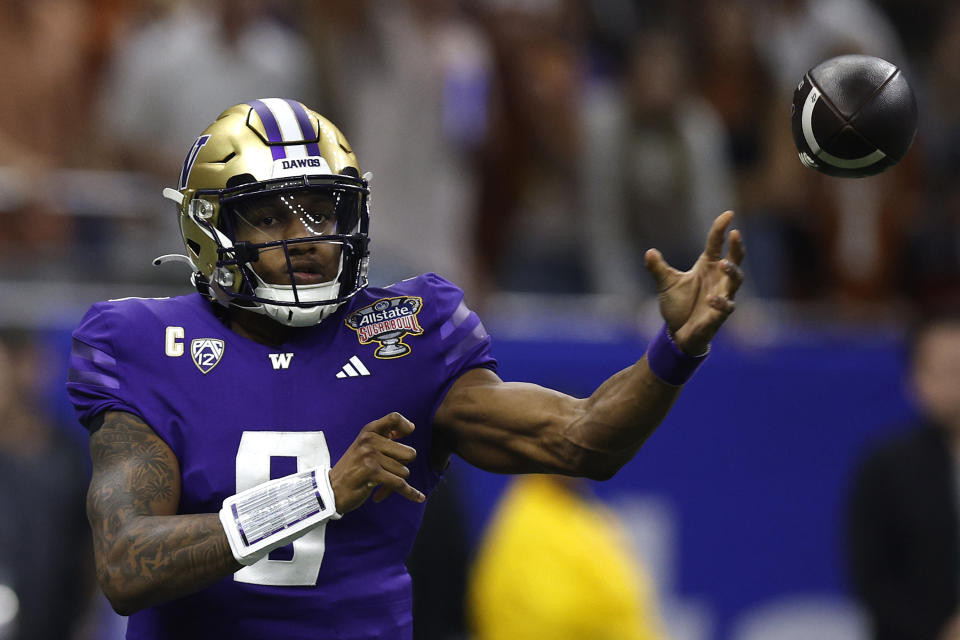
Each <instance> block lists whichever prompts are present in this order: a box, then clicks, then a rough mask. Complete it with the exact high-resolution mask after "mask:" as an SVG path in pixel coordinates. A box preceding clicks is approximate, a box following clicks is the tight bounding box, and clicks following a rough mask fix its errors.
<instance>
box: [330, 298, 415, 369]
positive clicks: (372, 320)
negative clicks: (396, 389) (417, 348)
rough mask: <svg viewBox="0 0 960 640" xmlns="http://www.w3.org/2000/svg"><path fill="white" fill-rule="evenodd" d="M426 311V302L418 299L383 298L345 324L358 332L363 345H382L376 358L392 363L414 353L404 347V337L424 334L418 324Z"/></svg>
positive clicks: (348, 319)
mask: <svg viewBox="0 0 960 640" xmlns="http://www.w3.org/2000/svg"><path fill="white" fill-rule="evenodd" d="M422 308H423V298H419V297H416V296H399V297H397V298H382V299H380V300H377V301H376V302H374V303H373V304H368V305H367V306H365V307H361V308H360V309H357V310H356V311H354V312H353V313H351V314H350V315H348V316H347V317H346V319H345V320H344V322H345V323H346V325H347V326H348V327H350V328H351V329H353V330H354V331H356V332H357V338H358V339H359V340H360V344H369V343H371V342H378V343H380V346H379V347H377V350H376V351H374V352H373V355H374V357H377V358H380V359H381V360H390V359H392V358H400V357H402V356H405V355H407V354H408V353H410V347H409V346H407V345H405V344H404V343H403V338H404V336H407V335H414V336H418V335H420V334H421V333H423V328H422V327H421V326H420V321H419V320H417V314H418V313H420V309H422Z"/></svg>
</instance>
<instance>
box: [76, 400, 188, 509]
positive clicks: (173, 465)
mask: <svg viewBox="0 0 960 640" xmlns="http://www.w3.org/2000/svg"><path fill="white" fill-rule="evenodd" d="M90 456H91V458H92V460H93V478H92V479H91V483H90V493H89V494H88V500H87V501H88V506H89V507H95V511H94V512H95V513H99V514H100V515H101V516H106V517H110V516H112V515H120V514H121V513H127V514H129V515H171V514H174V513H176V511H177V505H178V503H179V500H180V465H179V463H178V462H177V458H176V456H175V455H174V454H173V451H171V450H170V447H169V446H168V445H167V443H165V442H164V441H163V440H162V439H160V436H158V435H157V434H156V432H154V430H153V429H151V428H150V427H149V426H148V425H147V424H146V423H145V422H143V420H141V419H140V418H138V417H137V416H134V415H132V414H129V413H123V412H120V411H108V412H107V413H106V414H105V415H104V419H103V424H102V426H101V427H100V428H99V429H97V430H96V431H95V432H94V433H92V434H91V435H90ZM92 501H94V502H92ZM92 515H93V513H91V516H92Z"/></svg>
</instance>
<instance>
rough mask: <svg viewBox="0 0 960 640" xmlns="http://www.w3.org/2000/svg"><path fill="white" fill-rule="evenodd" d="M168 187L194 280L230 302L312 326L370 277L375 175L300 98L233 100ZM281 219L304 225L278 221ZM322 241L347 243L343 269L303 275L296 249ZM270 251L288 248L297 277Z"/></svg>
mask: <svg viewBox="0 0 960 640" xmlns="http://www.w3.org/2000/svg"><path fill="white" fill-rule="evenodd" d="M163 193H164V197H166V198H168V199H170V200H173V201H174V202H176V203H177V208H178V211H179V218H180V231H181V234H182V235H183V242H184V246H185V247H186V251H187V256H186V257H187V259H188V260H189V262H190V264H191V266H192V267H193V269H194V273H193V276H192V282H193V283H194V285H195V286H196V287H197V290H198V291H200V292H201V293H203V294H205V295H207V296H209V297H210V298H211V299H213V300H216V301H217V302H219V303H221V304H223V305H224V306H228V305H235V306H240V307H243V308H246V309H250V310H253V311H256V312H258V313H263V314H266V315H268V316H270V317H271V318H273V319H275V320H277V321H278V322H281V323H282V324H285V325H289V326H309V325H313V324H316V323H318V322H320V321H321V320H323V318H325V317H327V316H328V315H330V314H331V313H332V312H333V311H334V310H336V309H337V308H338V307H339V306H340V305H341V304H343V303H344V302H345V301H347V300H348V299H349V298H351V297H352V296H354V295H356V293H357V292H359V291H360V290H361V289H363V288H364V287H365V286H366V285H367V269H368V265H369V250H368V244H369V236H368V226H369V214H370V212H369V195H370V189H369V183H368V180H367V178H366V177H362V176H361V175H360V169H359V167H358V165H357V158H356V156H355V155H354V153H353V151H352V150H351V148H350V145H349V144H348V143H347V140H346V138H344V137H343V134H342V133H340V131H339V130H338V129H337V128H336V127H335V126H334V125H333V124H332V123H331V122H329V121H328V120H327V119H326V118H324V117H323V116H321V115H320V114H318V113H316V112H314V111H312V110H310V109H308V108H306V107H305V106H304V105H303V104H301V103H300V102H297V101H295V100H289V99H283V98H264V99H260V100H251V101H250V102H248V103H245V104H239V105H236V106H233V107H230V108H229V109H227V110H226V111H224V112H223V113H222V114H220V116H219V117H218V118H217V120H216V121H215V122H214V123H213V124H211V125H210V126H209V127H207V129H206V130H205V131H204V132H203V133H202V134H201V135H200V137H199V138H197V140H196V142H194V143H193V146H192V147H191V148H190V151H189V152H188V153H187V157H186V159H185V160H184V162H183V167H182V169H181V171H180V182H179V185H178V188H177V189H169V188H168V189H164V192H163ZM280 220H286V221H287V222H285V223H284V227H283V228H285V229H296V230H297V231H296V233H297V234H299V235H296V236H295V237H288V236H289V235H291V234H290V233H289V232H284V233H280V232H278V231H276V229H279V228H280V223H279V222H278V221H280ZM290 221H292V222H290ZM291 225H293V226H291ZM241 238H244V239H241ZM319 243H326V244H328V245H336V246H337V247H338V248H339V254H340V259H339V266H338V268H337V273H336V275H335V277H332V278H329V279H327V280H326V281H324V282H315V280H317V279H318V278H319V277H320V276H315V277H313V278H310V277H307V278H306V280H305V279H304V278H305V276H304V274H302V273H301V274H299V275H298V276H295V273H294V269H295V267H294V264H293V261H292V260H291V256H293V257H294V258H296V255H297V254H298V253H300V252H304V251H308V250H310V247H316V246H318V244H319ZM268 251H269V252H274V251H280V252H283V256H284V258H285V261H286V265H287V272H288V276H289V283H287V282H286V280H284V284H279V283H277V282H276V281H275V280H274V281H273V282H268V281H267V280H266V279H265V278H264V277H263V274H260V273H258V272H257V264H256V263H257V261H258V260H259V259H260V257H261V256H263V255H264V254H265V252H268ZM162 260H163V258H159V259H158V261H162ZM318 273H322V272H318ZM307 275H309V274H307ZM332 275H333V274H332V273H329V274H326V276H324V277H327V276H332Z"/></svg>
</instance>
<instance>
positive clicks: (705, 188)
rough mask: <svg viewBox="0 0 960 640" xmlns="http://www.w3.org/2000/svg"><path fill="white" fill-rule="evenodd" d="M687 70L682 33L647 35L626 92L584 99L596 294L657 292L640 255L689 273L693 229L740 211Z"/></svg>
mask: <svg viewBox="0 0 960 640" xmlns="http://www.w3.org/2000/svg"><path fill="white" fill-rule="evenodd" d="M689 69H690V67H689V63H688V58H687V54H686V51H685V48H684V44H683V41H682V39H681V37H680V35H679V34H678V33H676V32H673V31H657V32H647V33H642V34H639V35H638V36H637V38H636V41H635V46H634V49H633V51H632V52H631V58H630V64H629V65H628V71H627V76H626V78H625V79H624V83H623V87H622V88H612V90H611V91H606V90H604V89H603V88H599V87H598V88H597V89H596V90H595V91H594V92H592V93H591V94H590V95H589V96H588V106H587V116H586V118H587V125H586V126H587V131H586V134H585V136H584V138H585V144H584V147H585V148H584V153H583V157H582V167H581V169H582V171H583V176H584V179H585V184H584V189H583V202H582V204H581V210H582V211H581V214H580V217H581V219H582V223H581V225H580V228H581V229H583V230H584V232H585V234H586V236H587V237H588V238H590V240H591V242H590V262H591V271H592V281H593V289H594V290H597V291H601V292H604V293H610V294H618V295H632V296H639V295H640V294H641V293H642V292H652V286H653V281H652V279H651V278H650V277H649V276H648V275H647V274H646V273H645V272H644V268H643V256H644V252H645V251H646V250H647V249H648V248H650V247H656V248H657V249H659V250H660V251H661V252H662V253H663V254H664V256H666V257H667V259H668V260H670V261H671V263H673V264H676V265H677V266H678V268H681V269H686V268H688V267H689V266H690V265H692V264H693V263H694V262H695V261H696V259H697V256H699V255H700V252H701V251H702V249H703V247H702V245H701V244H700V243H699V241H698V240H696V239H694V238H693V237H692V236H691V234H690V232H689V231H690V229H698V228H705V227H708V226H709V224H710V221H711V220H712V219H713V217H714V216H716V215H717V214H718V213H720V212H722V211H724V210H726V209H735V208H736V206H735V205H736V203H735V202H734V198H735V196H734V185H733V175H732V172H731V165H730V160H729V155H728V153H727V149H728V141H727V134H726V130H725V129H724V127H723V122H722V121H721V120H720V118H719V117H718V115H717V112H716V111H715V110H714V109H713V108H712V107H711V106H710V104H709V103H708V102H706V101H705V100H704V99H703V98H702V97H700V96H699V95H698V94H697V93H696V91H695V87H694V86H693V84H692V82H691V79H690V74H689Z"/></svg>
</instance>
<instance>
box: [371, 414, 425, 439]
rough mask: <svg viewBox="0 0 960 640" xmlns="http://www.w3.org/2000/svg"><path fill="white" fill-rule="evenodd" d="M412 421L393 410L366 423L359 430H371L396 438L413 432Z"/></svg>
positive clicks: (386, 436)
mask: <svg viewBox="0 0 960 640" xmlns="http://www.w3.org/2000/svg"><path fill="white" fill-rule="evenodd" d="M413 430H414V426H413V423H412V422H410V421H409V420H407V419H406V418H404V417H403V416H402V415H400V414H399V413H397V412H396V411H394V412H393V413H388V414H387V415H385V416H383V417H382V418H379V419H377V420H374V421H373V422H370V423H367V424H366V425H365V426H364V427H363V429H361V431H372V432H373V433H378V434H380V435H382V436H383V437H385V438H390V439H392V440H396V439H399V438H403V437H404V436H408V435H410V434H411V433H413Z"/></svg>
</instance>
